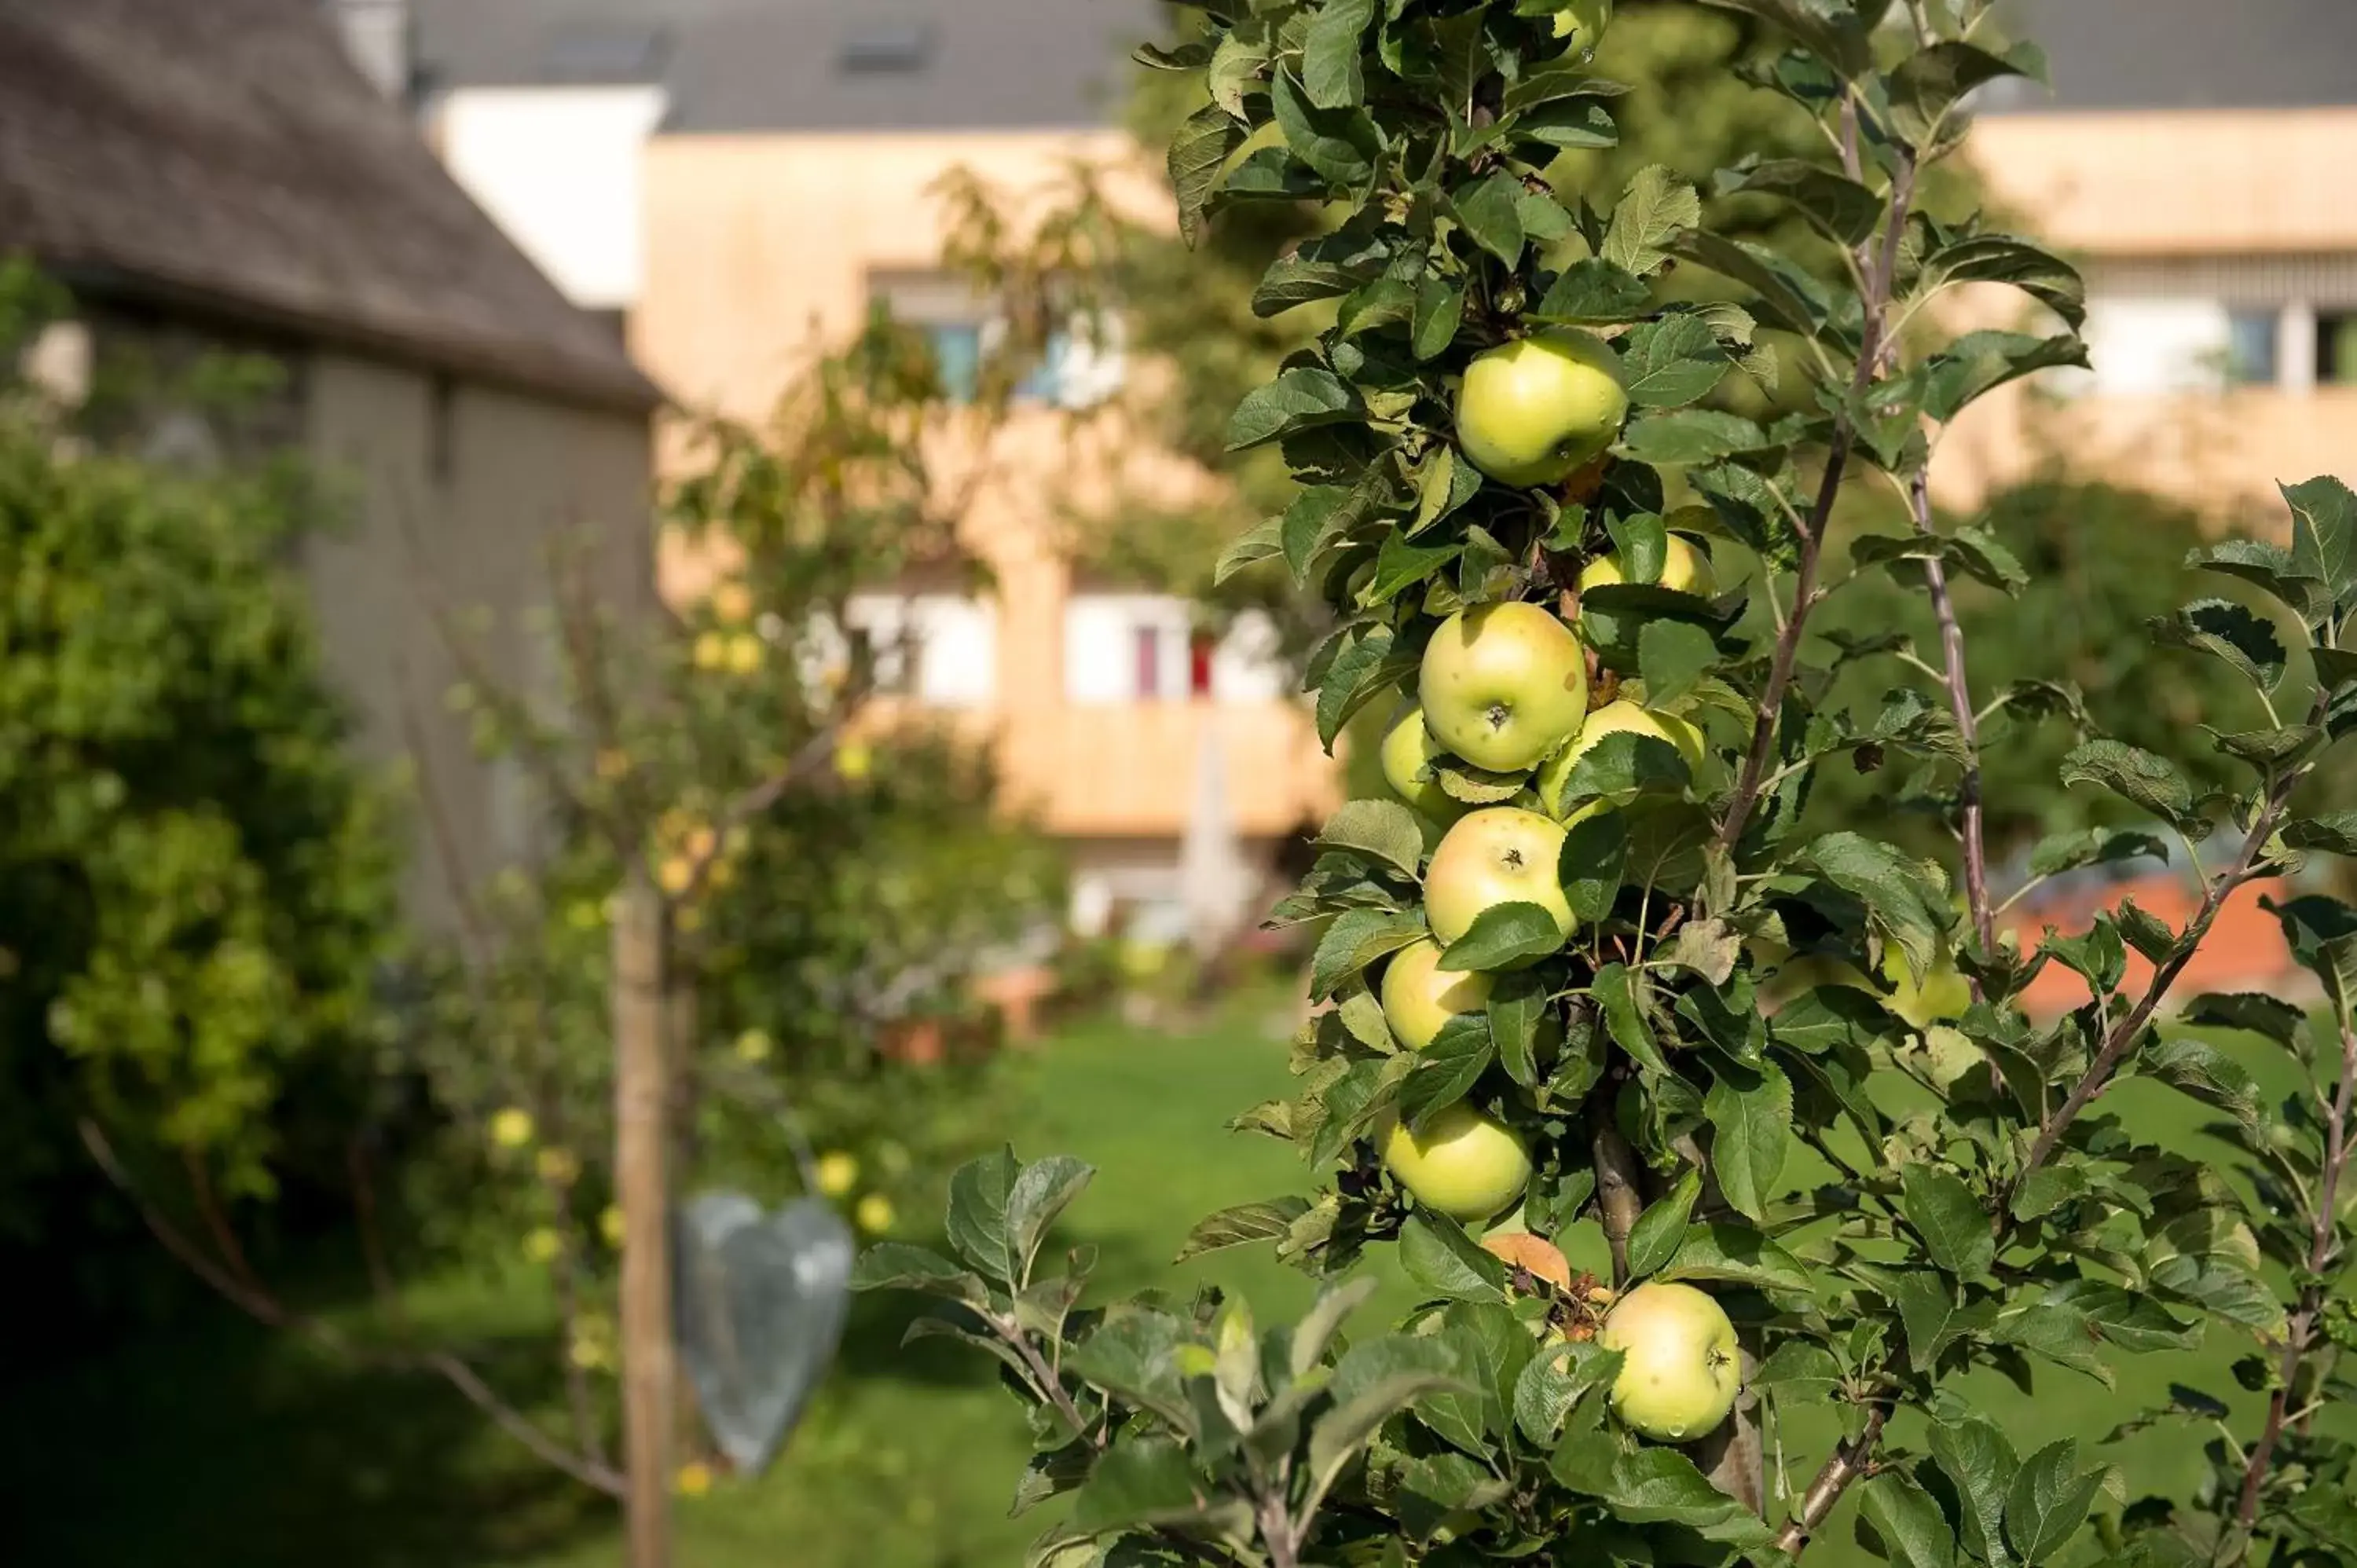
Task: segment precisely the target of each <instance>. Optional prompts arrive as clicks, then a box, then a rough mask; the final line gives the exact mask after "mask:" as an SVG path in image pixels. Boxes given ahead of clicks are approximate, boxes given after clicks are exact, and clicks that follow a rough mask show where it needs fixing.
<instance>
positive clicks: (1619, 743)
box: [1552, 589, 1694, 810]
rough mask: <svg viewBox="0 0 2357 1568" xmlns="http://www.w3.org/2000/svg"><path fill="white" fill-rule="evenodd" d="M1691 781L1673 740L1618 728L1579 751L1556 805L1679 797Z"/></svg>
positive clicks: (1692, 774) (1600, 590) (1559, 806)
mask: <svg viewBox="0 0 2357 1568" xmlns="http://www.w3.org/2000/svg"><path fill="white" fill-rule="evenodd" d="M1618 591H1620V590H1608V589H1598V592H1599V593H1603V592H1618ZM1693 779H1694V773H1693V770H1692V769H1691V768H1688V767H1687V766H1686V759H1685V754H1684V753H1683V752H1681V751H1680V750H1678V748H1677V747H1676V746H1674V745H1672V744H1671V743H1670V742H1668V741H1666V740H1663V738H1662V737H1661V736H1656V735H1639V734H1637V733H1635V732H1634V731H1632V730H1615V731H1613V732H1612V733H1611V734H1609V735H1608V736H1605V737H1604V738H1603V739H1601V740H1599V741H1598V742H1596V743H1595V744H1594V745H1592V746H1589V747H1588V748H1587V750H1586V751H1583V752H1581V753H1580V755H1579V760H1578V761H1577V762H1575V763H1573V764H1572V765H1571V771H1570V772H1569V773H1568V774H1566V776H1565V778H1564V781H1563V793H1562V794H1561V796H1559V797H1558V798H1557V799H1556V800H1555V801H1554V802H1552V805H1553V806H1554V807H1555V809H1557V810H1564V809H1568V808H1569V807H1570V806H1571V805H1572V804H1574V803H1575V802H1577V801H1582V800H1609V801H1610V802H1611V803H1613V804H1614V805H1626V804H1628V803H1629V802H1630V801H1631V800H1634V799H1636V798H1637V797H1638V796H1640V795H1674V794H1678V793H1680V792H1681V791H1683V790H1684V789H1685V787H1686V785H1687V784H1689V783H1690V782H1692V781H1693Z"/></svg>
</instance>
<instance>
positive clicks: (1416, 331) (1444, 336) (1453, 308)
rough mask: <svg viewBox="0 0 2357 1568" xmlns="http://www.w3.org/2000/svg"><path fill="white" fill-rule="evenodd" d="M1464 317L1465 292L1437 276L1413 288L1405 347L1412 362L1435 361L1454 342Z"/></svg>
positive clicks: (1427, 278) (1428, 278) (1427, 277)
mask: <svg viewBox="0 0 2357 1568" xmlns="http://www.w3.org/2000/svg"><path fill="white" fill-rule="evenodd" d="M1464 317H1465V290H1464V289H1463V288H1462V287H1461V286H1459V285H1457V284H1453V283H1450V282H1449V281H1448V279H1446V278H1444V277H1440V276H1437V275H1430V276H1426V278H1425V280H1424V281H1423V282H1422V283H1420V284H1418V285H1416V288H1415V315H1414V316H1413V317H1410V318H1409V322H1408V346H1409V349H1410V350H1411V351H1412V352H1413V353H1414V354H1415V358H1416V362H1417V363H1418V364H1422V363H1423V362H1424V361H1425V360H1431V359H1437V358H1438V357H1439V356H1440V355H1441V354H1444V353H1446V352H1447V351H1448V346H1449V345H1450V344H1451V343H1453V342H1455V341H1456V340H1457V328H1458V324H1459V323H1460V322H1462V321H1463V319H1464Z"/></svg>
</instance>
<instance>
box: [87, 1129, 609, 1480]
mask: <svg viewBox="0 0 2357 1568" xmlns="http://www.w3.org/2000/svg"><path fill="white" fill-rule="evenodd" d="M80 1131H81V1141H82V1144H83V1146H84V1147H85V1148H87V1149H88V1150H89V1151H90V1156H91V1159H92V1160H93V1161H95V1162H96V1163H97V1165H98V1168H99V1169H100V1171H101V1172H102V1173H103V1174H104V1175H105V1176H106V1179H107V1180H108V1181H110V1182H112V1183H113V1184H114V1187H115V1190H116V1191H118V1192H120V1193H121V1194H122V1195H123V1197H124V1200H125V1201H126V1202H128V1203H129V1204H130V1205H131V1207H132V1208H133V1209H135V1211H136V1212H137V1213H138V1215H139V1219H140V1222H141V1223H142V1224H144V1225H145V1226H146V1227H147V1230H148V1233H149V1234H150V1235H152V1236H154V1237H155V1238H156V1240H157V1241H158V1242H159V1243H161V1244H162V1246H163V1248H164V1250H165V1251H167V1252H169V1253H171V1254H172V1256H173V1257H175V1258H177V1259H178V1260H179V1262H180V1263H181V1265H182V1266H183V1267H185V1268H187V1269H188V1272H189V1273H193V1274H195V1275H196V1276H197V1277H198V1278H199V1279H200V1280H202V1281H203V1282H204V1283H206V1284H208V1285H210V1286H211V1287H212V1289H213V1291H214V1292H215V1293H216V1294H219V1295H220V1296H221V1298H222V1299H223V1300H225V1301H227V1302H228V1303H229V1304H230V1305H232V1306H234V1307H236V1308H237V1309H238V1310H239V1311H241V1312H243V1313H244V1314H246V1315H247V1316H250V1317H252V1318H253V1319H254V1320H256V1321H257V1322H260V1323H263V1324H265V1325H267V1326H270V1327H273V1328H286V1329H291V1330H294V1331H295V1332H296V1333H300V1334H303V1335H306V1336H307V1337H309V1338H311V1339H312V1340H313V1341H315V1342H317V1344H319V1345H321V1346H323V1347H324V1348H327V1349H328V1350H330V1351H332V1352H334V1353H335V1354H336V1355H339V1356H342V1357H344V1358H346V1359H350V1360H354V1361H358V1362H361V1363H362V1364H363V1365H376V1366H383V1367H394V1368H402V1369H409V1370H426V1371H432V1372H436V1373H438V1374H439V1375H440V1376H441V1377H442V1379H443V1380H445V1381H446V1382H447V1383H449V1385H450V1386H451V1387H452V1388H454V1389H457V1391H458V1392H459V1393H460V1394H461V1395H463V1396H464V1397H465V1398H466V1400H467V1401H468V1403H470V1404H472V1405H474V1406H475V1407H476V1408H477V1409H478V1410H480V1411H481V1412H483V1413H484V1414H486V1415H488V1416H490V1418H491V1420H492V1422H493V1423H495V1424H496V1425H497V1426H498V1427H499V1428H500V1431H502V1432H504V1433H506V1434H508V1435H509V1436H511V1437H512V1438H514V1439H515V1440H516V1441H517V1442H519V1443H521V1444H523V1445H524V1446H525V1447H526V1448H528V1449H530V1450H531V1451H532V1452H533V1455H536V1456H537V1457H538V1458H540V1459H541V1460H543V1461H544V1462H545V1463H546V1464H548V1465H550V1466H553V1467H554V1468H555V1469H558V1470H561V1471H563V1472H564V1473H565V1475H567V1476H570V1477H573V1478H574V1479H575V1480H576V1481H578V1482H580V1483H581V1484H582V1485H583V1486H586V1487H593V1488H595V1489H596V1490H597V1491H600V1492H603V1493H605V1494H606V1495H607V1496H608V1497H617V1498H619V1497H620V1496H621V1495H622V1477H620V1476H619V1475H617V1474H615V1473H614V1471H613V1470H612V1469H611V1468H609V1467H608V1466H604V1465H601V1464H598V1463H597V1462H596V1461H595V1460H591V1459H585V1458H583V1457H582V1456H581V1455H578V1454H576V1453H574V1452H572V1451H571V1450H569V1449H567V1448H566V1447H565V1445H564V1444H561V1443H559V1442H557V1441H556V1440H555V1439H554V1438H553V1437H551V1436H549V1434H547V1433H545V1432H544V1431H542V1430H541V1429H540V1427H539V1426H537V1425H536V1424H534V1423H533V1421H532V1419H531V1418H530V1417H529V1416H526V1415H525V1414H524V1413H523V1412H521V1411H519V1410H517V1409H516V1408H515V1407H514V1406H513V1405H511V1404H509V1403H508V1402H506V1401H505V1400H502V1399H501V1398H500V1396H499V1395H498V1394H497V1393H495V1392H494V1391H492V1390H491V1387H490V1384H488V1383H486V1382H484V1381H483V1380H482V1378H481V1376H480V1375H479V1373H477V1372H476V1370H475V1369H473V1368H472V1367H470V1366H468V1364H467V1363H466V1362H465V1361H463V1360H461V1359H459V1358H457V1356H454V1355H451V1354H450V1353H448V1352H447V1351H439V1350H426V1351H417V1350H410V1351H382V1350H367V1349H363V1348H361V1347H360V1346H358V1345H356V1344H354V1343H353V1342H352V1340H351V1339H350V1337H349V1336H347V1335H345V1334H344V1333H343V1332H342V1331H341V1330H340V1329H339V1328H337V1327H336V1326H334V1325H332V1324H328V1323H323V1322H321V1321H320V1320H318V1319H317V1318H316V1317H312V1316H308V1315H307V1314H304V1313H299V1312H296V1311H294V1310H292V1309H290V1308H289V1307H287V1306H286V1305H285V1303H283V1302H281V1301H279V1300H278V1298H277V1297H275V1296H274V1295H272V1294H270V1293H269V1292H268V1291H266V1290H264V1289H262V1288H261V1287H260V1286H259V1285H254V1286H252V1287H249V1286H248V1285H246V1284H244V1283H241V1282H240V1281H239V1280H238V1279H236V1278H235V1277H234V1276H232V1275H231V1273H228V1272H227V1271H225V1270H224V1269H222V1268H221V1265H220V1264H218V1263H216V1262H214V1261H213V1260H212V1259H210V1258H209V1257H207V1256H205V1254H204V1251H203V1250H202V1249H200V1248H199V1247H198V1246H196V1245H195V1244H194V1243H193V1242H191V1241H190V1240H188V1237H187V1236H185V1235H183V1234H182V1233H181V1231H180V1230H179V1228H178V1227H177V1226H175V1225H174V1224H173V1223H172V1222H171V1221H170V1220H168V1219H165V1218H164V1216H163V1214H162V1212H161V1211H160V1210H158V1209H157V1208H156V1207H155V1205H153V1204H151V1203H149V1202H148V1201H147V1200H146V1199H145V1197H141V1196H140V1193H139V1189H138V1187H136V1185H135V1184H134V1183H133V1181H132V1179H131V1174H130V1172H128V1171H127V1170H125V1169H124V1166H123V1162H122V1161H121V1160H120V1159H118V1158H117V1157H116V1155H115V1153H114V1146H113V1144H111V1143H110V1142H108V1140H107V1136H106V1134H105V1133H103V1132H102V1131H101V1130H100V1128H99V1126H98V1123H96V1122H92V1121H91V1120H90V1119H89V1118H87V1117H85V1118H83V1119H82V1121H81V1123H80Z"/></svg>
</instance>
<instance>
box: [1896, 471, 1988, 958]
mask: <svg viewBox="0 0 2357 1568" xmlns="http://www.w3.org/2000/svg"><path fill="white" fill-rule="evenodd" d="M1907 501H1908V508H1909V510H1910V511H1912V512H1913V513H1914V517H1915V532H1918V533H1920V534H1921V535H1922V536H1923V537H1924V538H1926V539H1930V538H1932V537H1934V532H1935V531H1934V530H1933V528H1932V474H1931V469H1930V467H1928V465H1926V466H1919V467H1917V468H1916V470H1915V472H1914V473H1913V475H1911V476H1910V478H1909V479H1908V484H1907ZM1923 581H1924V584H1925V585H1926V586H1928V587H1929V588H1930V589H1931V591H1932V614H1933V615H1934V616H1936V617H1937V618H1938V619H1939V622H1940V651H1941V653H1942V655H1943V663H1944V665H1945V668H1946V671H1947V678H1946V681H1945V684H1946V686H1947V688H1948V708H1949V711H1950V712H1951V713H1953V714H1954V715H1955V720H1956V734H1957V735H1958V736H1959V737H1961V738H1962V740H1963V742H1964V758H1965V761H1964V782H1963V783H1962V785H1961V786H1960V787H1959V789H1958V794H1959V796H1960V798H1961V800H1962V804H1963V808H1964V823H1963V828H1964V905H1965V908H1966V909H1967V910H1968V911H1969V912H1970V914H1971V916H1972V921H1973V934H1974V935H1975V936H1977V937H1978V938H1979V939H1980V943H1981V950H1982V951H1983V952H1985V953H1993V952H1995V951H1996V913H1995V910H1994V908H1993V906H1992V905H1991V904H1990V901H1989V886H1988V849H1987V847H1986V842H1985V840H1984V838H1983V833H1982V817H1983V812H1982V807H1981V730H1980V721H1979V719H1978V718H1977V716H1976V715H1975V713H1974V711H1973V687H1972V680H1971V677H1970V674H1969V672H1968V671H1966V669H1965V667H1964V628H1963V627H1962V626H1961V625H1960V624H1958V622H1957V620H1956V600H1955V596H1954V595H1953V594H1951V593H1950V592H1949V591H1948V569H1947V566H1946V564H1944V563H1943V562H1941V561H1940V560H1939V559H1938V558H1936V557H1934V558H1933V559H1932V560H1929V561H1926V562H1924V563H1923Z"/></svg>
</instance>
